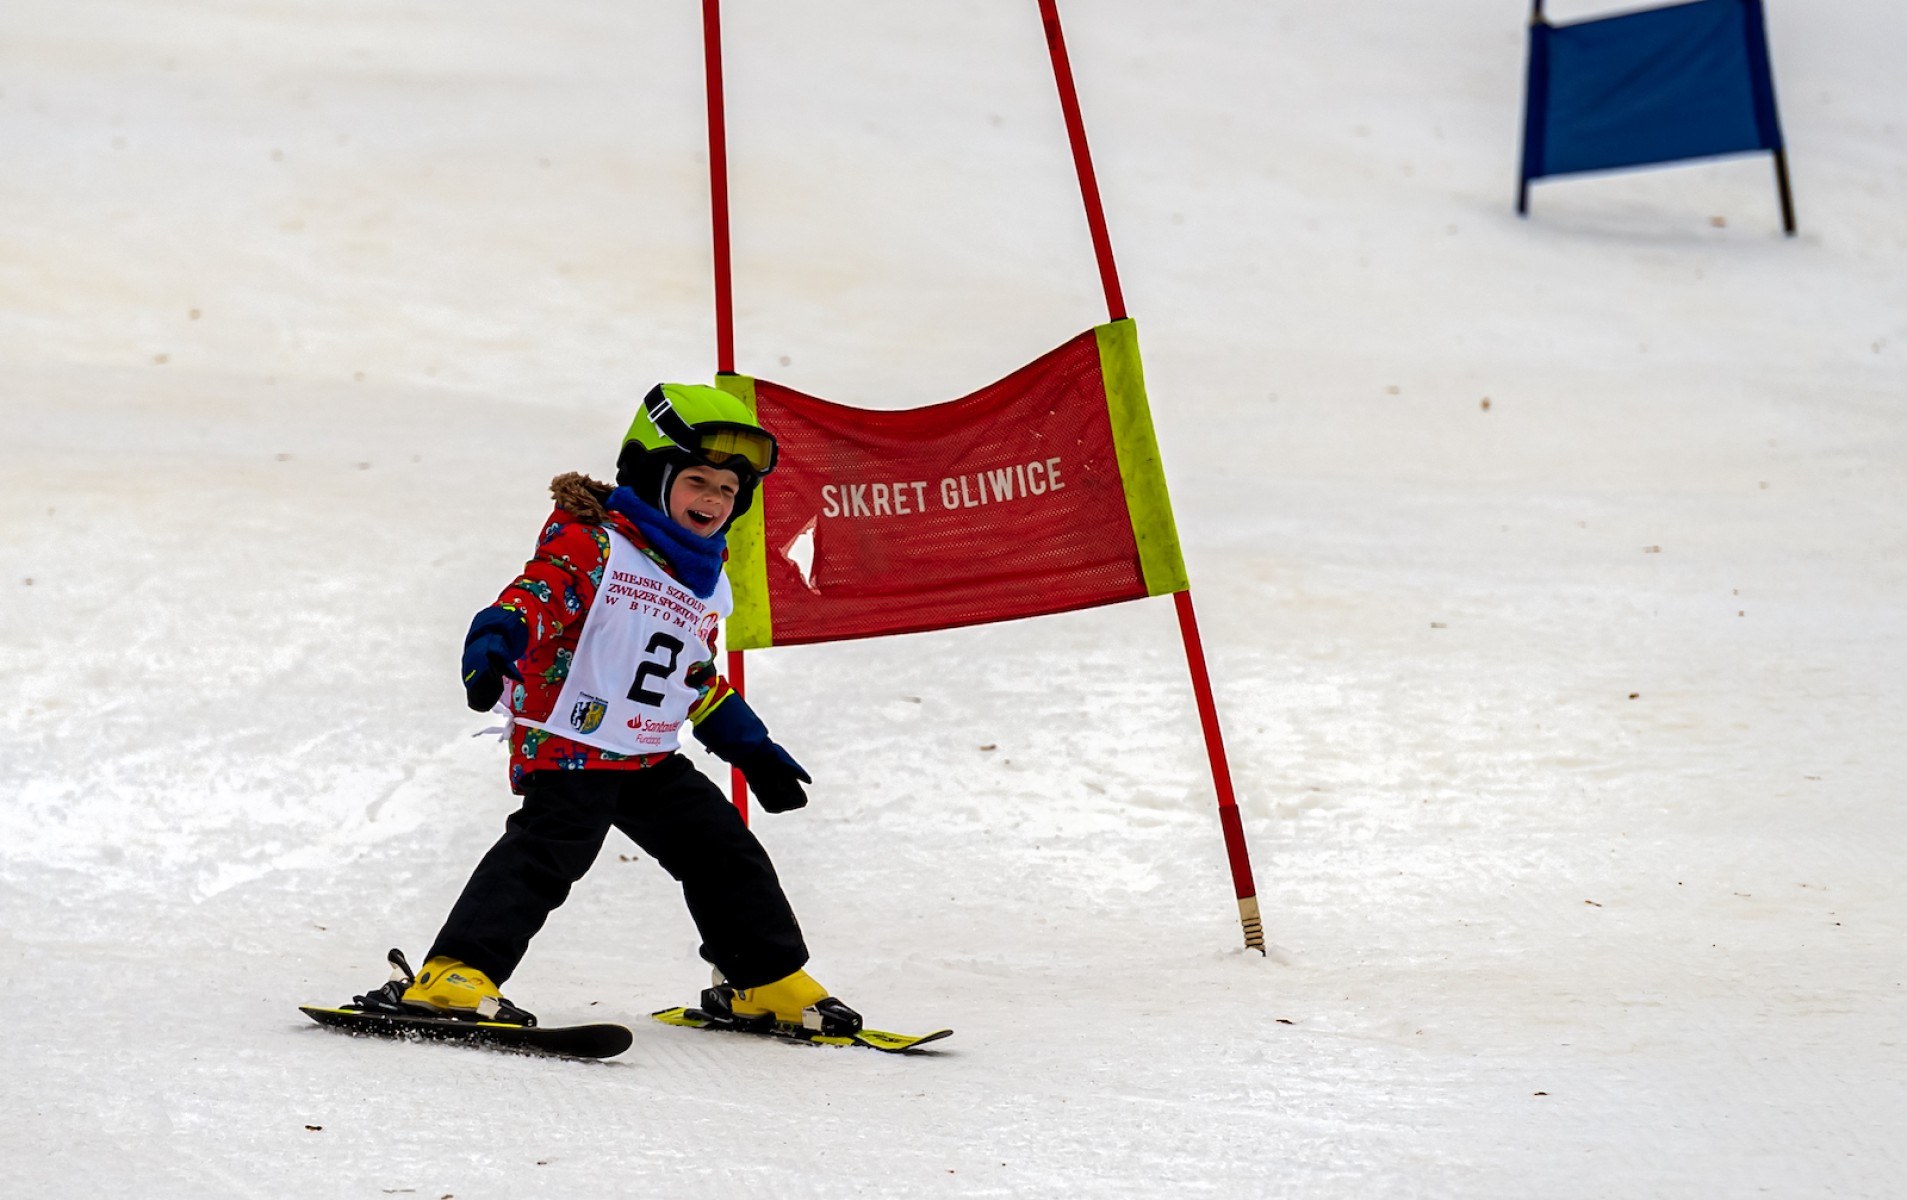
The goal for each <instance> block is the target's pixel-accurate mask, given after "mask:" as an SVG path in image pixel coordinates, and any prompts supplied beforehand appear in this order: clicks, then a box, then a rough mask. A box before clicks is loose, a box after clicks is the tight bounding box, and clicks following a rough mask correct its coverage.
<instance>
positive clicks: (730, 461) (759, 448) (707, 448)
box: [693, 425, 776, 475]
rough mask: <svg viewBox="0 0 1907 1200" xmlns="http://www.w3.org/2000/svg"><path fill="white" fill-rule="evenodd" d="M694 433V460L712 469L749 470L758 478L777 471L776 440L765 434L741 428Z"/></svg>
mask: <svg viewBox="0 0 1907 1200" xmlns="http://www.w3.org/2000/svg"><path fill="white" fill-rule="evenodd" d="M693 433H694V437H695V456H696V457H697V458H699V459H701V460H702V461H704V462H706V463H708V464H709V465H710V466H714V467H721V468H724V469H725V470H730V471H734V470H740V469H742V468H746V469H747V470H748V471H749V472H750V473H752V474H755V475H766V474H768V473H769V472H770V471H772V470H774V469H775V458H776V448H775V439H774V438H773V437H771V436H770V435H769V434H768V433H767V432H766V431H764V430H760V429H748V428H744V427H742V426H738V425H726V426H716V427H714V428H710V427H708V426H700V427H697V428H696V429H695V430H694V431H693Z"/></svg>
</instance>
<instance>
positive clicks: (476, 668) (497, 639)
mask: <svg viewBox="0 0 1907 1200" xmlns="http://www.w3.org/2000/svg"><path fill="white" fill-rule="evenodd" d="M529 644H530V633H529V630H527V629H525V628H524V626H523V618H522V617H519V616H518V615H517V614H515V613H513V612H511V611H510V610H509V609H507V608H499V607H497V606H495V605H492V606H490V607H489V608H486V609H484V610H483V611H482V612H480V613H478V614H477V617H476V619H475V620H474V621H472V622H470V632H469V633H468V634H466V635H465V636H464V655H463V678H464V703H465V704H468V705H469V706H470V709H471V711H472V712H489V711H490V709H491V708H492V707H494V706H495V704H496V702H497V700H498V699H499V698H501V697H502V695H503V678H504V676H506V675H507V676H509V677H510V678H511V679H514V680H516V681H518V682H519V683H521V682H522V681H523V676H521V675H519V674H518V673H517V669H516V661H517V659H519V658H522V657H523V654H524V651H525V650H527V649H528V648H529Z"/></svg>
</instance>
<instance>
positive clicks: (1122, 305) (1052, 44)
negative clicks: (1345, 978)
mask: <svg viewBox="0 0 1907 1200" xmlns="http://www.w3.org/2000/svg"><path fill="white" fill-rule="evenodd" d="M1039 4H1040V20H1041V21H1042V22H1043V23H1044V24H1045V26H1046V48H1047V50H1048V52H1049V53H1051V55H1052V57H1053V79H1054V81H1055V82H1056V83H1057V84H1058V85H1059V105H1060V111H1061V112H1062V113H1064V114H1065V117H1066V137H1067V140H1068V141H1070V142H1071V143H1072V147H1073V166H1074V168H1075V169H1076V170H1077V171H1078V173H1079V194H1080V198H1081V199H1082V200H1083V201H1084V202H1085V204H1086V225H1087V228H1088V229H1089V230H1091V232H1092V238H1093V254H1094V256H1095V257H1097V258H1098V260H1099V280H1100V283H1101V284H1103V285H1104V286H1105V289H1106V311H1107V312H1108V313H1110V314H1111V317H1112V319H1113V320H1115V321H1120V320H1124V319H1125V316H1126V300H1125V296H1124V294H1123V293H1122V292H1121V291H1120V289H1119V269H1118V267H1117V266H1116V265H1115V264H1114V263H1113V258H1112V236H1111V235H1110V234H1109V233H1107V231H1106V208H1105V205H1104V204H1103V203H1102V202H1101V201H1100V199H1099V180H1098V177H1097V176H1096V175H1095V174H1094V173H1093V156H1092V151H1091V150H1090V149H1089V148H1088V147H1087V145H1086V121H1085V118H1084V117H1082V116H1081V115H1080V111H1079V92H1078V89H1077V88H1076V87H1075V86H1074V84H1073V67H1072V63H1071V61H1070V60H1069V59H1068V58H1067V56H1066V36H1065V34H1064V33H1063V32H1062V31H1061V30H1060V25H1059V3H1058V0H1039ZM1172 600H1173V603H1174V604H1176V605H1177V606H1178V612H1179V634H1180V636H1181V637H1182V638H1183V640H1184V642H1185V661H1186V665H1187V666H1188V667H1189V669H1190V670H1191V674H1192V693H1193V696H1194V697H1195V698H1196V700H1197V702H1198V715H1199V724H1200V726H1201V727H1203V729H1204V731H1205V755H1206V758H1207V759H1209V760H1210V762H1211V765H1212V786H1213V787H1214V788H1215V789H1216V791H1217V793H1218V823H1219V828H1220V829H1221V830H1222V831H1223V832H1224V834H1225V855H1226V858H1227V859H1228V860H1229V861H1230V863H1231V870H1232V890H1233V891H1234V892H1235V893H1236V894H1237V897H1238V920H1239V923H1240V924H1241V925H1242V926H1244V930H1245V946H1246V948H1248V949H1251V950H1256V951H1258V952H1259V953H1260V954H1263V953H1265V929H1264V923H1263V921H1262V920H1261V919H1260V917H1259V913H1258V885H1257V883H1256V882H1255V881H1254V880H1253V879H1252V872H1251V852H1250V851H1249V850H1247V849H1246V847H1245V828H1244V824H1243V822H1242V821H1240V820H1239V816H1238V800H1237V797H1236V796H1235V795H1234V794H1233V792H1232V772H1231V767H1230V766H1229V765H1227V763H1226V761H1225V740H1224V738H1223V736H1222V735H1221V734H1220V731H1219V727H1218V706H1217V705H1216V704H1215V703H1213V701H1212V680H1211V676H1210V674H1209V673H1208V672H1207V671H1206V669H1205V647H1204V645H1203V643H1201V642H1200V640H1199V632H1198V619H1197V617H1196V616H1194V614H1193V612H1192V593H1191V591H1190V590H1187V591H1183V592H1178V593H1176V594H1174V595H1173V597H1172Z"/></svg>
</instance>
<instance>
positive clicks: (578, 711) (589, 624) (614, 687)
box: [517, 530, 734, 754]
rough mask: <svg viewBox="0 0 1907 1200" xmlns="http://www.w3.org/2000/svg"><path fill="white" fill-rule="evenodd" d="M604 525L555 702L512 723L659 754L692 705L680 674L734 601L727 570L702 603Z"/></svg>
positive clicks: (619, 750)
mask: <svg viewBox="0 0 1907 1200" xmlns="http://www.w3.org/2000/svg"><path fill="white" fill-rule="evenodd" d="M605 532H607V533H608V534H609V557H608V558H607V559H605V560H604V562H603V581H602V586H600V587H598V588H597V589H596V598H595V599H594V600H592V601H591V602H590V605H589V612H588V613H587V614H586V615H585V616H584V618H583V632H582V636H581V637H579V638H578V639H577V641H576V653H575V656H574V657H573V658H572V659H571V661H570V664H569V677H568V678H567V679H565V680H564V681H563V690H562V692H560V693H559V694H558V695H557V697H556V707H555V708H554V709H552V710H551V712H550V715H549V716H548V717H546V718H544V719H543V720H541V721H526V720H523V719H521V718H519V719H518V720H517V724H519V725H528V726H529V727H530V728H532V729H541V730H545V731H546V732H549V733H554V734H557V735H559V736H562V737H566V738H569V739H571V740H572V741H578V742H582V743H583V744H584V745H586V746H594V747H596V748H597V749H598V750H608V751H612V752H614V753H616V754H663V753H666V752H668V751H670V750H674V749H675V748H676V747H677V746H678V745H679V744H680V739H679V738H678V736H677V735H678V734H679V733H680V731H681V729H682V724H683V722H685V721H687V720H688V719H689V708H690V707H691V706H692V705H693V704H694V703H695V698H696V691H695V689H694V688H692V687H690V686H689V685H688V684H686V683H684V682H683V681H682V677H683V676H684V675H686V674H687V673H688V670H689V668H690V667H691V666H693V665H694V664H696V663H698V662H704V661H707V660H708V659H710V658H712V657H713V656H714V654H715V635H716V630H717V629H718V628H719V627H720V625H721V621H722V618H723V617H725V616H727V615H728V613H729V610H730V609H731V608H732V607H733V604H734V601H733V598H732V596H731V594H730V592H729V587H728V576H727V575H726V574H723V575H722V576H720V577H719V578H718V579H717V581H716V584H715V594H714V595H713V596H710V597H709V598H708V599H707V600H704V599H702V598H701V597H700V596H697V595H696V594H695V593H694V592H692V591H690V590H689V589H688V586H687V585H686V584H684V583H682V582H680V581H679V580H676V579H673V578H671V577H670V576H669V573H668V572H666V571H664V570H663V569H662V567H661V566H659V565H658V564H657V563H656V562H655V561H654V560H653V559H651V558H650V557H649V556H648V555H647V554H644V553H643V552H642V551H641V550H639V549H637V548H636V546H635V545H634V544H633V543H631V542H630V541H629V539H627V538H625V537H623V536H622V535H621V534H619V533H616V532H614V531H613V530H607V531H605Z"/></svg>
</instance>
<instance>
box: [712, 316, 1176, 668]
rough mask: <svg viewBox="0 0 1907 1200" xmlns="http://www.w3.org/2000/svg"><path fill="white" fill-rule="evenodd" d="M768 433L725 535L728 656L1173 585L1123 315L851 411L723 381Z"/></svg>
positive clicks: (1152, 450)
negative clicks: (983, 375)
mask: <svg viewBox="0 0 1907 1200" xmlns="http://www.w3.org/2000/svg"><path fill="white" fill-rule="evenodd" d="M717 382H718V384H719V385H720V386H722V387H724V388H728V389H730V390H732V391H734V392H736V393H737V394H739V395H741V396H743V397H744V398H745V399H751V400H752V402H753V404H754V406H755V410H756V413H757V415H758V416H759V417H760V419H761V422H762V424H763V425H764V426H766V427H767V428H768V429H769V430H770V431H771V432H772V433H773V434H774V435H775V437H776V438H777V440H778V441H779V442H780V443H781V457H780V461H779V465H778V466H777V467H776V469H775V472H774V474H772V475H770V476H768V478H767V479H766V480H765V481H764V483H763V486H762V490H761V494H760V496H759V498H758V499H757V502H756V505H755V507H754V509H753V510H751V511H750V512H749V513H748V514H747V515H746V516H745V517H744V518H743V520H741V521H739V522H737V523H736V525H735V527H734V529H733V530H731V531H730V534H729V545H730V562H729V577H730V579H731V581H732V583H733V585H734V589H735V613H734V615H733V616H732V617H731V618H730V620H729V626H728V644H729V648H730V649H732V650H753V649H759V648H761V647H764V646H770V645H776V646H786V645H799V644H802V643H808V642H827V641H839V640H843V639H847V638H860V637H876V636H880V635H883V634H892V633H911V632H918V631H920V630H926V629H945V628H950V627H953V626H959V625H976V624H981V623H983V622H988V621H1004V620H1011V619H1014V618H1018V617H1031V616H1038V615H1041V614H1044V613H1055V612H1065V611H1068V610H1070V609H1075V608H1086V607H1089V606H1091V605H1096V604H1111V603H1114V602H1117V601H1121V600H1136V599H1139V598H1141V597H1144V596H1149V595H1162V594H1165V593H1168V592H1177V591H1182V590H1184V588H1185V586H1186V580H1185V566H1184V562H1183V560H1182V558H1181V556H1180V552H1179V544H1178V535H1177V532H1176V529H1175V527H1174V526H1173V522H1172V512H1171V504H1170V500H1169V498H1168V496H1167V493H1166V489H1165V477H1164V473H1163V471H1162V470H1161V468H1160V464H1159V455H1158V447H1157V443H1156V440H1155V439H1154V436H1153V432H1152V423H1151V416H1150V413H1149V411H1148V409H1147V406H1146V401H1145V387H1144V379H1143V375H1142V373H1141V372H1140V369H1139V358H1138V338H1137V333H1136V331H1135V330H1134V328H1133V324H1132V322H1131V321H1115V322H1112V323H1111V324H1109V325H1102V326H1099V327H1098V328H1096V329H1092V330H1088V331H1087V332H1085V333H1082V334H1080V335H1079V336H1078V337H1075V338H1073V339H1072V340H1071V341H1069V342H1067V343H1066V344H1065V345H1063V346H1060V347H1059V348H1058V349H1056V350H1053V351H1051V352H1050V353H1048V354H1046V355H1044V356H1042V357H1041V358H1039V359H1037V360H1036V361H1034V362H1032V363H1030V364H1028V365H1027V366H1025V367H1022V368H1021V369H1020V370H1018V371H1015V372H1014V373H1013V374H1011V375H1009V376H1007V377H1006V378H1005V379H1002V380H1000V381H999V382H997V383H994V384H991V385H989V386H987V387H984V388H982V389H980V390H979V391H977V392H974V393H973V394H972V395H969V396H964V397H962V398H960V399H958V400H950V401H947V402H945V403H942V404H934V405H929V406H927V407H924V408H914V409H906V410H901V411H881V410H873V409H862V408H852V407H849V406H847V405H843V404H835V403H832V402H830V401H827V400H821V399H817V398H815V397H813V396H807V395H803V394H802V393H800V392H797V391H795V390H794V389H792V388H787V387H783V386H782V385H780V384H777V383H773V382H771V381H769V380H765V379H751V378H749V377H746V376H732V375H731V376H722V377H720V378H719V379H718V380H717Z"/></svg>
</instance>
